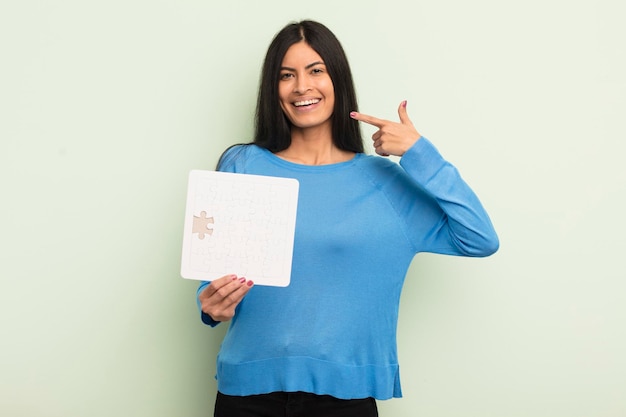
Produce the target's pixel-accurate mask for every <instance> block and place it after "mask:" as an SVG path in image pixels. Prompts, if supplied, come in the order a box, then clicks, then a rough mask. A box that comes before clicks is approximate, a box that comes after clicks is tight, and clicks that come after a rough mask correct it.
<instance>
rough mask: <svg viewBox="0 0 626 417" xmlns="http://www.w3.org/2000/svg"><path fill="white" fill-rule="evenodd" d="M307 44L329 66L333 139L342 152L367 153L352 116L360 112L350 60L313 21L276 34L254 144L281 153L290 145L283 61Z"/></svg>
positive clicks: (263, 79)
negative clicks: (282, 91) (282, 83)
mask: <svg viewBox="0 0 626 417" xmlns="http://www.w3.org/2000/svg"><path fill="white" fill-rule="evenodd" d="M302 41H304V42H306V43H307V45H309V46H310V47H311V48H312V49H313V50H314V51H315V52H317V53H318V54H319V56H320V57H321V58H322V60H323V61H324V64H326V68H327V70H328V75H329V76H330V79H331V81H332V82H333V86H334V90H335V108H334V110H333V114H332V116H331V117H332V139H333V142H334V144H335V146H337V147H338V148H339V149H342V150H346V151H350V152H358V153H362V152H364V149H363V140H362V138H361V130H360V128H359V124H358V122H357V121H356V120H354V119H352V118H351V117H350V112H351V111H353V110H354V111H357V110H358V107H357V101H356V92H355V90H354V82H353V80H352V72H351V71H350V65H349V64H348V58H347V57H346V54H345V52H344V50H343V47H342V46H341V43H339V40H338V39H337V37H336V36H335V35H334V34H333V33H332V32H331V31H330V30H329V29H328V28H327V27H326V26H324V25H322V24H321V23H318V22H314V21H312V20H303V21H301V22H297V23H290V24H288V25H287V26H285V27H284V28H283V29H282V30H281V31H280V32H278V33H277V34H276V36H275V37H274V39H273V40H272V42H271V43H270V46H269V48H268V50H267V54H266V56H265V61H264V63H263V70H262V72H261V80H260V83H259V95H258V100H257V107H256V115H255V126H254V127H255V132H254V144H256V145H258V146H261V147H263V148H266V149H268V150H270V151H271V152H279V151H282V150H285V149H287V148H288V147H289V145H290V144H291V122H290V121H289V119H287V117H286V116H285V114H284V113H283V110H282V108H281V106H280V102H279V98H278V82H279V79H280V68H281V65H282V61H283V58H284V57H285V54H286V53H287V50H288V49H289V47H290V46H291V45H293V44H295V43H298V42H302Z"/></svg>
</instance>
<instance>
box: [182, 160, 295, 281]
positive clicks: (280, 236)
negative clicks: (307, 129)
mask: <svg viewBox="0 0 626 417" xmlns="http://www.w3.org/2000/svg"><path fill="white" fill-rule="evenodd" d="M298 188H299V183H298V181H297V180H295V179H293V178H278V177H267V176H260V175H249V174H233V173H226V172H217V171H202V170H194V171H191V172H190V173H189V183H188V190H187V209H186V212H185V230H184V234H183V253H182V261H181V276H182V277H183V278H187V279H196V280H203V281H212V280H214V279H217V278H220V277H222V276H224V275H228V274H237V276H239V277H245V278H247V279H249V280H252V281H254V283H255V285H271V286H278V287H285V286H287V285H289V281H290V279H291V261H292V255H293V239H294V233H295V226H296V210H297V205H298Z"/></svg>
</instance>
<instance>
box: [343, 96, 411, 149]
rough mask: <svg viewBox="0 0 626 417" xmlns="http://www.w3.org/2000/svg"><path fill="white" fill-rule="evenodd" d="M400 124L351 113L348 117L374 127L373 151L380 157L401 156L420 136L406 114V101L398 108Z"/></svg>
mask: <svg viewBox="0 0 626 417" xmlns="http://www.w3.org/2000/svg"><path fill="white" fill-rule="evenodd" d="M398 115H399V116H400V123H398V122H392V121H390V120H383V119H379V118H376V117H373V116H368V115H366V114H362V113H357V112H352V113H350V117H352V118H353V119H355V120H358V121H360V122H363V123H367V124H370V125H372V126H376V127H377V128H378V130H377V131H376V133H374V134H373V135H372V140H373V141H374V150H375V151H376V153H377V154H379V155H382V156H389V155H395V156H402V155H404V153H405V152H406V151H407V150H408V149H409V148H410V147H411V146H413V144H415V142H417V141H418V140H419V138H420V137H421V136H422V135H420V134H419V132H418V131H417V130H416V129H415V126H413V123H412V122H411V119H409V115H408V114H407V112H406V100H405V101H403V102H402V103H400V107H398Z"/></svg>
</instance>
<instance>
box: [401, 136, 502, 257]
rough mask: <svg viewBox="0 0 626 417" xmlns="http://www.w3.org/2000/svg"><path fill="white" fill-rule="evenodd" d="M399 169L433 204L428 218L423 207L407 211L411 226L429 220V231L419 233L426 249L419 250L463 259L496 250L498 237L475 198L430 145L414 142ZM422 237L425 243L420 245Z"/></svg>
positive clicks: (450, 166) (402, 159) (428, 142)
mask: <svg viewBox="0 0 626 417" xmlns="http://www.w3.org/2000/svg"><path fill="white" fill-rule="evenodd" d="M400 166H402V168H404V170H405V172H406V173H407V174H408V175H409V177H410V178H411V179H412V180H413V181H415V182H416V183H417V184H418V185H419V187H420V188H421V189H422V190H424V192H425V193H426V194H427V196H428V197H430V198H431V199H432V200H434V202H435V203H436V206H435V205H432V206H431V207H430V209H429V210H430V213H428V214H427V215H425V213H424V208H423V207H421V209H420V210H416V207H409V209H408V215H409V218H412V219H413V220H412V223H413V224H420V223H424V222H423V219H424V217H427V218H429V219H432V221H431V222H427V224H426V225H428V223H430V228H429V229H428V230H421V231H420V233H419V235H420V236H419V239H420V240H422V243H423V244H424V246H425V247H423V248H418V249H420V250H426V251H430V252H437V253H445V254H451V255H464V256H489V255H491V254H493V253H495V252H496V251H497V250H498V247H499V240H498V236H497V234H496V231H495V229H494V227H493V225H492V223H491V220H490V219H489V215H488V214H487V212H486V211H485V209H484V208H483V206H482V204H481V203H480V201H479V199H478V197H477V196H476V194H475V193H474V191H472V189H471V188H470V187H469V185H467V183H466V182H465V181H464V180H463V179H462V178H461V175H460V174H459V172H458V171H457V169H456V168H455V167H454V166H453V165H452V164H450V163H449V162H447V161H446V160H445V159H444V158H443V157H442V156H441V154H440V153H439V152H438V151H437V149H436V148H435V147H434V146H433V144H432V143H431V142H430V141H428V140H427V139H426V138H423V137H422V138H421V139H420V140H419V141H417V142H416V143H415V144H414V145H413V146H412V147H411V148H409V150H408V151H407V152H406V153H405V154H404V155H403V156H402V158H401V159H400ZM426 225H425V226H426ZM423 236H428V240H426V241H423ZM414 240H415V241H417V240H418V237H415V238H414Z"/></svg>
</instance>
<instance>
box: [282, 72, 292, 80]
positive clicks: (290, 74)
mask: <svg viewBox="0 0 626 417" xmlns="http://www.w3.org/2000/svg"><path fill="white" fill-rule="evenodd" d="M291 77H293V74H292V73H290V72H283V73H282V74H280V79H281V80H288V79H289V78H291Z"/></svg>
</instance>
